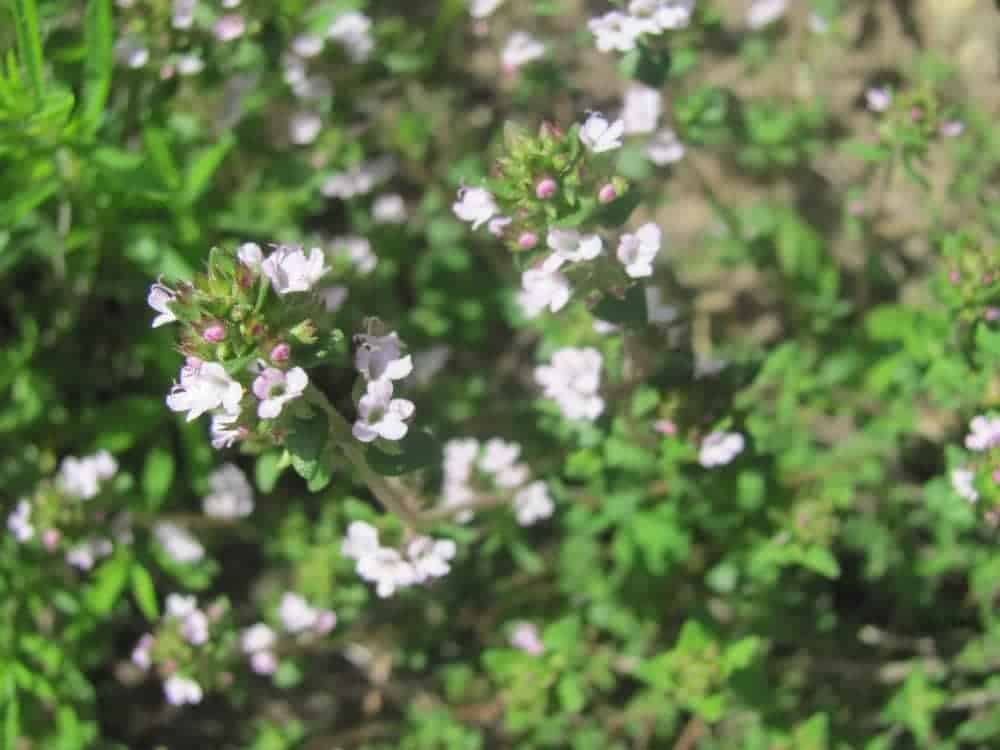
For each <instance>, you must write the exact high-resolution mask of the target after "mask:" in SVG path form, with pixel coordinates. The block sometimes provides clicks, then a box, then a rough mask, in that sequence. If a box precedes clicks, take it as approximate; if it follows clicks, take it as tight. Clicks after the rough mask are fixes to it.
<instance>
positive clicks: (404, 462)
mask: <svg viewBox="0 0 1000 750" xmlns="http://www.w3.org/2000/svg"><path fill="white" fill-rule="evenodd" d="M396 445H397V446H398V447H399V449H400V452H399V453H398V454H389V453H385V452H384V451H382V450H380V449H378V448H376V447H375V446H374V445H369V446H368V450H367V458H368V464H369V465H370V466H371V467H372V468H373V469H374V470H375V471H377V472H378V473H379V474H382V475H383V476H387V477H395V476H399V475H400V474H408V473H409V472H411V471H416V470H417V469H422V468H424V467H425V466H429V465H431V464H435V463H438V462H439V461H440V460H441V445H440V443H438V441H437V439H436V438H435V437H434V436H433V435H431V434H430V432H428V431H427V430H410V431H409V432H407V433H406V437H404V438H403V439H402V440H400V441H399V442H397V443H396Z"/></svg>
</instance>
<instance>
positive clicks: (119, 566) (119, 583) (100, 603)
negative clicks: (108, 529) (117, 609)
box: [86, 549, 132, 616]
mask: <svg viewBox="0 0 1000 750" xmlns="http://www.w3.org/2000/svg"><path fill="white" fill-rule="evenodd" d="M131 566H132V557H131V555H130V554H129V553H128V552H127V551H125V550H121V549H120V550H119V551H118V552H117V553H115V556H114V557H112V558H111V559H109V560H107V561H106V562H104V563H103V564H102V565H101V566H100V567H99V568H98V569H97V571H96V572H95V574H94V583H93V584H92V585H91V587H90V588H89V589H88V590H87V594H86V598H87V604H88V605H90V609H91V611H93V612H94V614H96V615H99V616H104V615H106V614H108V613H109V612H111V610H112V609H113V608H114V606H115V603H116V602H117V601H118V597H119V596H120V595H121V593H122V590H123V589H124V588H125V586H126V584H128V580H129V568H131Z"/></svg>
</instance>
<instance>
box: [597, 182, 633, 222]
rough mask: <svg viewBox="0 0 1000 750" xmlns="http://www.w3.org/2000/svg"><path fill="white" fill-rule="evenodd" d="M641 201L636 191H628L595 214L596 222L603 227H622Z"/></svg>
mask: <svg viewBox="0 0 1000 750" xmlns="http://www.w3.org/2000/svg"><path fill="white" fill-rule="evenodd" d="M641 201H642V195H640V193H639V191H638V190H629V191H628V192H627V193H625V195H623V196H622V197H621V198H618V199H617V200H613V201H611V203H608V204H607V205H606V206H604V207H603V208H602V209H601V210H599V211H598V212H597V216H596V218H597V221H598V223H600V224H601V225H603V226H606V227H609V228H611V229H617V228H618V227H620V226H623V225H624V224H625V222H626V221H628V217H629V216H631V215H632V212H633V211H634V210H635V207H636V206H638V205H639V203H640V202H641Z"/></svg>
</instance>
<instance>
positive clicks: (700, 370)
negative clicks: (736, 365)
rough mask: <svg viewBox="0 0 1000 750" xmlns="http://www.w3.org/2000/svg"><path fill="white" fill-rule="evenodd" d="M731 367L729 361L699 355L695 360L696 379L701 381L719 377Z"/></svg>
mask: <svg viewBox="0 0 1000 750" xmlns="http://www.w3.org/2000/svg"><path fill="white" fill-rule="evenodd" d="M728 366H729V361H728V360H725V359H722V358H721V357H710V356H707V355H701V354H699V355H697V356H696V357H695V360H694V379H695V380H701V379H702V378H709V377H712V376H713V375H718V374H719V373H720V372H722V371H723V370H725V369H726V367H728Z"/></svg>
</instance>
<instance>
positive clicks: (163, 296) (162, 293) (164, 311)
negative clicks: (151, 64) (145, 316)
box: [146, 282, 177, 328]
mask: <svg viewBox="0 0 1000 750" xmlns="http://www.w3.org/2000/svg"><path fill="white" fill-rule="evenodd" d="M176 299H177V292H175V291H174V290H173V289H171V288H170V287H167V286H164V285H163V284H161V283H160V282H156V283H155V284H153V286H151V287H150V288H149V296H148V297H146V302H148V303H149V306H150V307H152V308H153V309H154V310H156V312H158V313H159V315H157V316H156V317H155V318H153V328H159V327H160V326H162V325H166V324H167V323H173V322H174V321H175V320H177V316H176V315H174V314H173V312H171V311H170V303H171V302H173V301H174V300H176Z"/></svg>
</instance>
